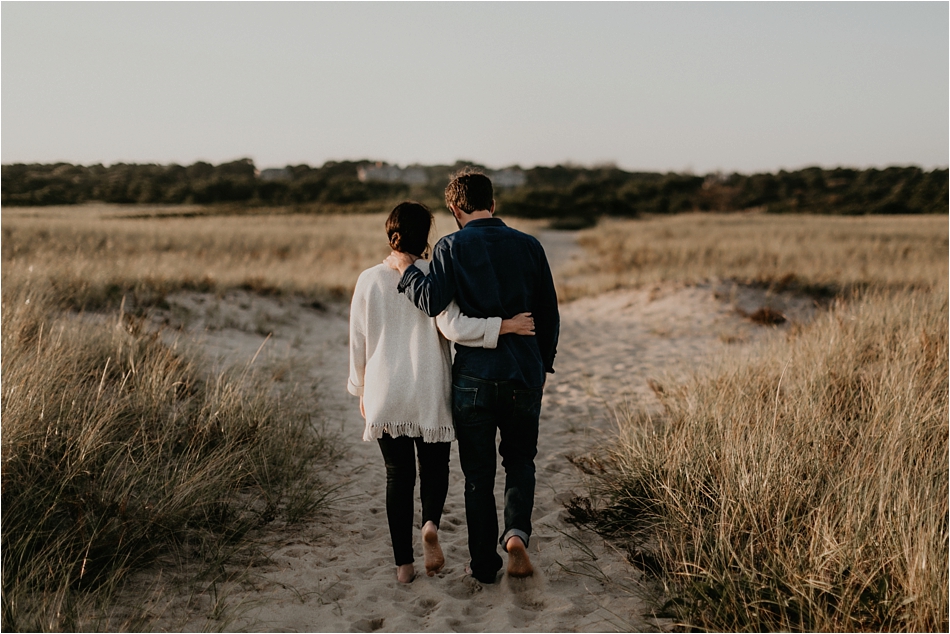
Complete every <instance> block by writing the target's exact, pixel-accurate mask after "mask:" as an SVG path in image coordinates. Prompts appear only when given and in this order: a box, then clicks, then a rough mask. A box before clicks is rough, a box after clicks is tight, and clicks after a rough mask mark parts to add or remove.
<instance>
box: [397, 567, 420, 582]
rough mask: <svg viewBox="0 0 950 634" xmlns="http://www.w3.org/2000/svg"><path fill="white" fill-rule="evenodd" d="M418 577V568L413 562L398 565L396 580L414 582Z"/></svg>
mask: <svg viewBox="0 0 950 634" xmlns="http://www.w3.org/2000/svg"><path fill="white" fill-rule="evenodd" d="M415 578H416V568H415V566H413V565H412V564H403V565H401V566H396V580H397V581H399V583H412V580H413V579H415Z"/></svg>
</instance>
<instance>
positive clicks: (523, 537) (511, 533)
mask: <svg viewBox="0 0 950 634" xmlns="http://www.w3.org/2000/svg"><path fill="white" fill-rule="evenodd" d="M515 535H517V536H518V537H520V538H521V541H522V542H524V547H525V548H527V547H528V534H527V533H526V532H524V531H522V530H518V529H517V528H512V529H510V530H509V531H508V532H507V533H505V534H504V535H503V536H502V538H501V549H502V550H504V551H505V552H508V540H509V539H511V538H512V537H514V536H515Z"/></svg>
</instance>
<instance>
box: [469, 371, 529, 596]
mask: <svg viewBox="0 0 950 634" xmlns="http://www.w3.org/2000/svg"><path fill="white" fill-rule="evenodd" d="M540 416H541V388H529V387H526V386H525V385H524V384H522V383H520V382H517V381H487V380H485V379H477V378H474V377H470V376H465V375H461V374H457V373H456V374H455V376H454V377H453V380H452V418H453V422H454V423H455V435H456V437H457V438H458V443H459V460H460V462H461V464H462V472H463V473H464V474H465V518H466V520H467V522H468V552H469V554H470V555H471V557H472V563H471V567H472V576H474V577H475V578H476V579H478V580H479V581H482V582H484V583H493V582H494V581H495V575H496V573H497V572H498V570H500V569H501V566H502V560H501V556H500V555H499V554H498V548H497V545H498V544H499V542H500V543H501V544H502V546H504V545H505V543H507V541H508V538H510V537H511V536H512V535H517V536H519V537H520V538H521V539H522V541H524V543H525V545H526V546H527V545H528V538H529V537H530V536H531V510H532V507H533V506H534V457H535V456H536V455H537V453H538V419H539V418H540ZM496 429H497V430H498V431H499V432H500V433H501V443H500V444H499V445H498V449H497V453H498V454H500V455H501V464H502V467H504V469H505V532H504V533H503V535H502V538H501V540H499V539H498V514H497V511H496V510H495V468H496V466H495V465H496V449H495V430H496Z"/></svg>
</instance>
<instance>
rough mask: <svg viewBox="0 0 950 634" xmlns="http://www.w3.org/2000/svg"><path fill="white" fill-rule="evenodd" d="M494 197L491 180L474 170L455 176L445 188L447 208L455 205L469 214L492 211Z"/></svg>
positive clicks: (467, 170)
mask: <svg viewBox="0 0 950 634" xmlns="http://www.w3.org/2000/svg"><path fill="white" fill-rule="evenodd" d="M494 197H495V196H494V192H493V191H492V186H491V180H490V179H489V178H488V177H487V176H485V175H484V174H482V173H481V172H477V171H475V170H472V169H464V170H462V171H461V172H457V173H456V174H454V175H453V176H452V180H451V181H449V184H448V185H447V186H446V188H445V204H446V206H448V207H449V208H450V209H451V207H452V205H455V206H456V207H458V208H459V209H461V210H462V211H464V212H465V213H467V214H470V213H473V212H476V211H487V210H489V209H491V205H492V201H493V199H494Z"/></svg>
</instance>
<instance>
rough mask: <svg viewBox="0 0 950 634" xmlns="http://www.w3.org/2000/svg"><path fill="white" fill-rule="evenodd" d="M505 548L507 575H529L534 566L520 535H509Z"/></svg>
mask: <svg viewBox="0 0 950 634" xmlns="http://www.w3.org/2000/svg"><path fill="white" fill-rule="evenodd" d="M505 549H506V550H507V551H508V576H510V577H530V576H531V575H533V574H534V566H532V565H531V560H530V559H529V558H528V550H527V549H526V548H525V547H524V542H523V541H521V538H520V537H518V536H517V535H512V536H511V537H509V538H508V542H507V543H506V544H505Z"/></svg>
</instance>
